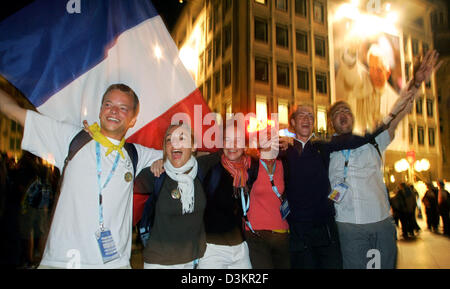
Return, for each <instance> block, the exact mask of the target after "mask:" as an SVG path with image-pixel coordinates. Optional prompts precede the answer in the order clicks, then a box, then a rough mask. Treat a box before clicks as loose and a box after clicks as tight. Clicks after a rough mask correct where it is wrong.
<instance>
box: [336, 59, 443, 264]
mask: <svg viewBox="0 0 450 289" xmlns="http://www.w3.org/2000/svg"><path fill="white" fill-rule="evenodd" d="M437 57H438V56H437V53H436V51H429V52H428V53H427V55H425V57H424V58H423V61H422V62H421V63H420V65H419V66H418V69H416V70H415V75H414V79H413V80H411V81H410V83H408V84H407V85H406V87H405V89H403V90H402V91H401V93H400V97H399V99H398V101H397V102H396V103H395V104H394V106H393V107H392V109H391V113H390V114H389V116H388V117H387V118H386V119H385V120H384V124H385V125H386V126H387V129H386V130H385V131H383V132H382V133H380V134H378V135H376V137H375V138H374V141H373V142H372V143H369V144H366V145H363V146H361V147H359V148H357V149H353V150H344V151H338V152H334V153H332V154H331V155H330V166H329V178H330V183H331V188H332V191H333V193H335V192H337V193H335V194H334V195H335V196H336V194H337V195H338V196H339V197H338V198H335V200H337V201H336V202H335V209H336V223H337V225H338V231H339V238H340V243H341V251H342V257H343V267H344V268H349V269H350V268H351V269H365V268H381V269H392V268H395V264H396V259H397V246H396V235H397V234H396V229H395V224H394V221H393V218H392V216H391V215H390V206H389V200H388V195H387V191H386V186H385V184H384V182H383V175H382V171H381V166H382V164H383V160H382V153H383V152H384V151H385V150H386V148H387V147H388V145H389V144H390V143H391V141H392V140H393V138H394V134H395V129H396V127H397V125H398V123H399V122H400V121H401V120H402V118H403V117H404V116H405V115H406V114H407V113H408V112H409V111H410V110H411V107H412V104H413V101H414V96H415V95H416V93H417V91H418V88H420V86H421V83H422V82H423V81H424V80H427V79H429V77H430V75H431V73H432V71H433V68H434V66H435V63H436V61H437ZM438 66H439V65H438ZM438 66H436V68H438ZM329 119H330V120H331V122H332V127H333V128H334V130H335V132H336V134H337V135H341V136H342V135H346V134H348V135H351V134H352V132H353V126H354V120H355V118H354V115H353V113H352V110H351V108H350V106H349V104H348V103H346V102H344V101H339V102H336V103H335V104H333V106H332V107H331V108H330V110H329Z"/></svg>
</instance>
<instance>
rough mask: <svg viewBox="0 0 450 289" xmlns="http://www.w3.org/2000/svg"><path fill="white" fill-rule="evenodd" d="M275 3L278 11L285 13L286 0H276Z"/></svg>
mask: <svg viewBox="0 0 450 289" xmlns="http://www.w3.org/2000/svg"><path fill="white" fill-rule="evenodd" d="M275 2H276V6H277V9H278V10H283V11H287V0H276V1H275Z"/></svg>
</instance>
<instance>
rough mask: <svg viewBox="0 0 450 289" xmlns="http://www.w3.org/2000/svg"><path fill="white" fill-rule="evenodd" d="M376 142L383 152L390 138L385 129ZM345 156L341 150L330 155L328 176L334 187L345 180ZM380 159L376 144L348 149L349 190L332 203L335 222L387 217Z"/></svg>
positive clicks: (387, 211) (386, 202)
mask: <svg viewBox="0 0 450 289" xmlns="http://www.w3.org/2000/svg"><path fill="white" fill-rule="evenodd" d="M375 141H376V142H377V143H378V146H379V149H380V152H381V153H383V152H384V151H385V150H386V148H387V146H388V145H389V144H390V142H391V139H390V137H389V133H388V131H387V130H385V131H384V132H382V133H381V134H379V135H378V136H377V137H376V138H375ZM344 163H345V157H344V154H342V152H340V151H339V152H333V153H332V154H331V155H330V167H329V168H330V169H329V178H330V183H331V187H332V188H334V187H335V186H337V185H338V184H339V183H341V182H342V181H343V179H344ZM382 165H383V160H382V159H381V158H380V156H379V154H378V152H377V150H376V148H375V146H373V145H372V144H366V145H363V146H361V147H359V148H357V149H353V150H351V151H350V157H349V162H348V173H347V178H346V180H345V182H346V183H347V185H349V186H350V190H349V191H348V192H347V193H346V194H345V196H344V198H343V199H342V200H341V202H339V203H335V204H334V205H335V209H336V221H338V222H344V223H352V224H368V223H375V222H379V221H382V220H384V219H386V218H387V217H389V216H390V206H389V200H388V197H387V193H386V186H385V184H384V182H383V173H382V170H381V168H382Z"/></svg>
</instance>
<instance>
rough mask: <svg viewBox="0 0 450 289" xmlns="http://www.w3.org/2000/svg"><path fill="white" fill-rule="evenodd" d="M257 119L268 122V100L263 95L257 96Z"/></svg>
mask: <svg viewBox="0 0 450 289" xmlns="http://www.w3.org/2000/svg"><path fill="white" fill-rule="evenodd" d="M256 119H257V120H267V98H266V97H265V96H263V95H257V96H256Z"/></svg>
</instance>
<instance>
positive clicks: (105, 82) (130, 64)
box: [0, 0, 210, 149]
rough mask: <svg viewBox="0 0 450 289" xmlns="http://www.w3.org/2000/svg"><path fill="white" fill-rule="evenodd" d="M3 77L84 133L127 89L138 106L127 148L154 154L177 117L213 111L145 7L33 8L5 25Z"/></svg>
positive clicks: (77, 1)
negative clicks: (115, 91)
mask: <svg viewBox="0 0 450 289" xmlns="http://www.w3.org/2000/svg"><path fill="white" fill-rule="evenodd" d="M0 74H1V75H3V77H5V78H6V79H7V80H8V81H9V82H10V83H11V84H12V85H14V86H15V87H16V88H18V89H19V90H20V91H21V92H22V93H23V94H24V95H25V96H26V97H27V98H28V99H29V100H30V102H31V103H32V104H33V105H34V106H35V107H36V108H37V110H38V111H39V112H40V113H42V114H45V115H47V116H50V117H52V118H54V119H57V120H60V121H64V122H68V123H72V124H75V125H80V126H81V125H82V121H83V120H87V121H88V122H89V124H92V123H94V122H98V115H99V111H100V105H101V97H102V95H103V93H104V92H105V90H106V88H107V87H108V86H109V85H111V84H113V83H124V84H126V85H128V86H130V87H131V88H132V89H133V90H134V91H135V92H136V94H137V95H138V97H139V100H140V112H139V116H138V119H137V122H136V125H135V126H134V127H133V128H132V129H130V130H129V131H128V133H127V135H126V137H127V141H128V142H133V143H138V144H141V145H144V146H147V147H153V148H157V149H161V148H162V139H163V136H164V133H165V130H166V129H167V127H168V125H169V124H170V121H171V118H172V115H174V114H175V113H178V112H185V113H187V114H188V115H189V116H190V119H191V120H192V121H194V119H195V118H194V106H195V105H199V106H200V107H201V112H202V115H206V114H207V113H208V112H210V110H209V108H208V106H207V104H206V103H205V101H204V100H203V98H202V95H201V93H200V91H199V90H198V89H197V87H196V85H195V82H194V80H193V79H192V77H191V75H190V73H189V72H188V71H187V69H186V68H185V67H184V65H183V64H182V62H181V60H180V58H179V56H178V48H177V47H176V45H175V43H174V42H173V39H172V38H171V36H170V34H169V32H168V31H167V28H166V27H165V25H164V22H163V21H162V19H161V17H160V16H159V15H158V12H157V11H156V10H155V8H154V6H153V5H152V3H151V1H148V0H71V1H67V0H39V1H34V2H33V3H31V4H30V5H28V6H26V7H25V8H23V9H22V10H20V11H19V12H17V13H16V14H14V15H12V16H10V17H8V18H6V19H5V20H4V21H2V22H1V23H0ZM197 112H199V109H198V107H197ZM191 125H193V124H191ZM200 127H202V126H200ZM196 134H197V135H196V138H197V139H198V138H199V137H200V139H201V138H202V135H198V134H203V127H202V129H201V130H200V131H199V130H196Z"/></svg>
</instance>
